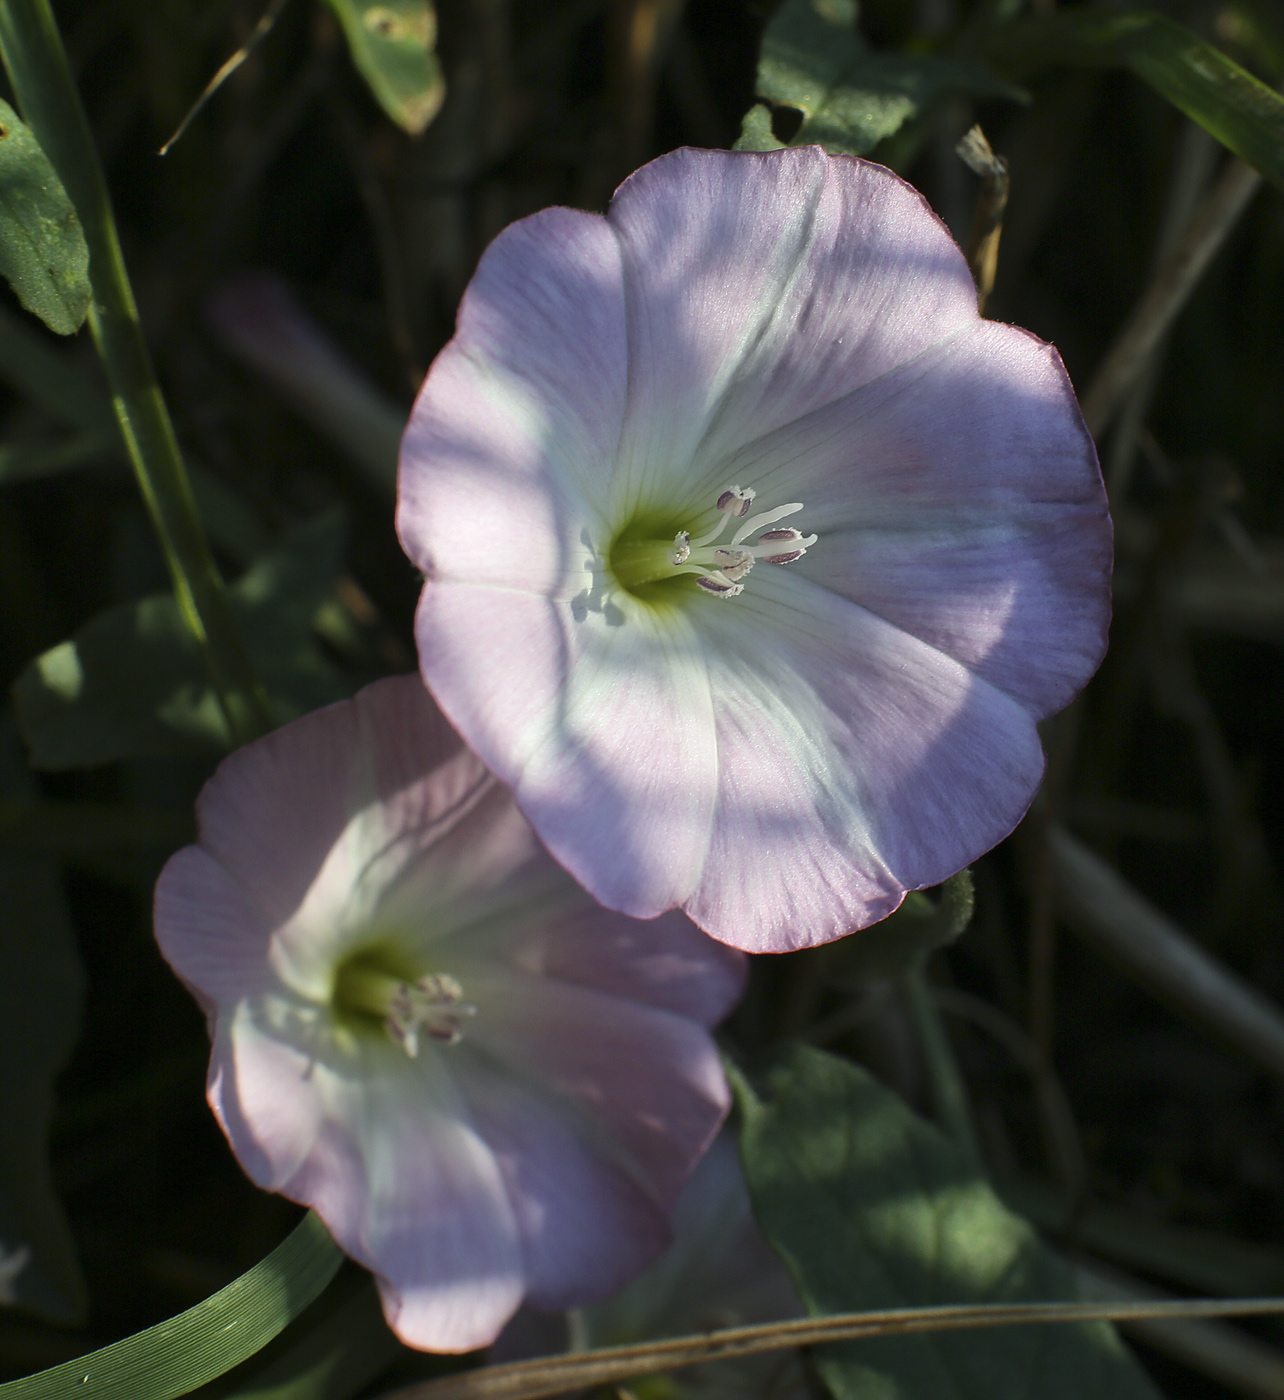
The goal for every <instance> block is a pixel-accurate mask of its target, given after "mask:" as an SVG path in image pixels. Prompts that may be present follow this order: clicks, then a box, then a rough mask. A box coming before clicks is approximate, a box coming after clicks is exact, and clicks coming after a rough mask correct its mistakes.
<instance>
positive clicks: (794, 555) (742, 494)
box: [610, 486, 816, 603]
mask: <svg viewBox="0 0 1284 1400" xmlns="http://www.w3.org/2000/svg"><path fill="white" fill-rule="evenodd" d="M754 494H755V493H754V491H753V490H752V488H750V487H747V486H731V487H728V488H727V490H725V491H724V492H723V493H722V494H721V495H720V496H719V497H718V501H717V511H718V522H717V524H716V525H714V527H713V528H712V529H711V530H707V531H706V532H705V533H704V534H702V535H699V536H697V538H695V539H692V537H691V531H690V530H684V529H679V530H676V531H675V532H674V534H673V535H672V537H671V538H670V537H669V534H668V529H669V528H670V527H671V525H672V522H671V521H669V522H662V521H660V520H659V519H648V520H635V521H631V522H630V523H629V524H628V525H627V526H626V527H625V528H624V529H623V530H621V531H620V533H619V534H618V535H617V536H616V538H615V541H614V542H613V544H612V545H611V549H610V566H611V572H612V574H613V575H614V576H615V579H616V582H617V583H619V585H620V587H621V588H623V589H625V591H626V592H629V593H632V594H633V595H634V596H635V597H638V598H643V599H645V600H646V601H648V602H653V603H658V602H661V601H668V600H669V599H670V597H671V591H672V589H673V588H674V587H675V585H676V586H681V587H682V588H683V589H684V590H686V591H691V581H692V580H693V581H694V584H695V587H696V588H699V589H701V590H703V591H704V592H705V593H709V594H711V595H712V596H713V597H715V598H735V597H736V596H738V595H739V594H741V593H743V592H744V584H743V583H742V582H741V580H742V579H743V578H744V577H745V575H746V574H748V572H749V570H750V569H752V568H753V566H754V562H755V561H756V560H762V561H763V562H764V563H767V564H792V563H793V561H794V560H795V559H801V558H802V556H803V555H804V554H806V553H807V551H808V549H810V548H811V546H812V545H814V544H815V543H816V536H815V535H804V534H803V533H802V532H801V531H800V530H795V529H794V528H793V527H792V526H788V525H786V526H782V527H776V522H777V521H779V520H783V519H784V518H785V517H786V516H788V515H793V514H794V513H795V512H796V511H800V510H802V509H803V504H802V502H801V501H793V502H791V503H790V504H788V505H783V506H777V507H776V508H775V509H774V510H766V511H760V512H759V513H758V514H756V515H752V516H749V518H748V519H747V520H745V519H744V517H745V516H747V515H749V509H750V507H751V505H752V504H753V500H754ZM741 521H743V523H740V522H741ZM733 522H734V526H733V533H732V535H731V538H730V539H729V540H727V539H724V538H723V535H724V533H725V531H726V528H727V525H728V524H732V523H733ZM768 526H772V527H774V528H771V529H769V528H767V527H768ZM755 535H756V536H757V539H754V538H753V537H754V536H755Z"/></svg>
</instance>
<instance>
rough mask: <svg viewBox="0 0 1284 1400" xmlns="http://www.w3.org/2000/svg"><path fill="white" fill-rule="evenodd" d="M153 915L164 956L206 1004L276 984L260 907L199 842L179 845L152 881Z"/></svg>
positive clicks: (207, 1005)
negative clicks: (266, 952)
mask: <svg viewBox="0 0 1284 1400" xmlns="http://www.w3.org/2000/svg"><path fill="white" fill-rule="evenodd" d="M155 920H156V938H157V941H158V942H159V944H160V949H161V952H162V953H163V954H164V955H165V958H166V961H167V962H168V963H169V965H170V966H171V967H172V968H173V969H174V971H175V972H176V973H177V974H178V976H179V977H180V978H182V980H183V981H184V982H185V983H186V984H187V985H188V986H189V987H191V988H193V989H194V991H196V994H197V995H198V996H199V999H200V1001H201V1005H202V1006H204V1007H205V1008H206V1009H207V1010H208V1009H209V1008H210V1005H211V1003H212V1002H213V1003H221V1002H233V1003H234V1002H236V1001H238V1000H239V999H240V998H242V997H253V996H256V995H258V994H260V993H262V992H264V991H266V990H267V989H268V988H270V987H272V986H273V985H274V984H275V982H276V977H275V974H274V973H273V971H272V968H271V966H270V964H269V963H268V960H267V958H266V957H265V956H264V954H265V951H266V949H267V942H268V928H267V926H266V923H265V921H264V918H263V915H262V913H261V912H260V910H259V908H258V907H257V906H256V905H255V904H254V903H253V902H252V901H251V900H250V899H249V897H248V896H247V895H246V893H245V891H244V890H243V889H242V887H241V886H240V885H239V884H237V882H236V881H235V880H233V879H232V877H231V876H230V875H229V874H228V873H227V871H226V870H225V869H224V868H223V867H222V866H221V865H220V864H219V863H218V861H216V860H215V859H214V858H213V857H212V856H211V855H210V854H209V852H208V851H206V850H204V849H203V848H202V847H200V846H184V847H183V849H182V850H181V851H176V852H175V853H174V854H173V855H172V856H171V857H170V858H169V860H168V861H167V862H166V864H165V868H164V870H162V871H161V876H160V879H159V880H158V881H157V883H156V898H155Z"/></svg>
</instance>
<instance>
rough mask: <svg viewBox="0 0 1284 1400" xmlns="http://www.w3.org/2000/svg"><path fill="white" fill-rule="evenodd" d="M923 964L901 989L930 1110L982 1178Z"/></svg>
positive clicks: (962, 1089)
mask: <svg viewBox="0 0 1284 1400" xmlns="http://www.w3.org/2000/svg"><path fill="white" fill-rule="evenodd" d="M925 962H926V959H925V958H920V959H919V960H918V962H917V963H916V964H915V965H914V966H913V967H912V968H911V969H910V970H909V971H908V972H907V973H905V975H904V979H903V985H904V987H905V992H906V996H907V997H908V1000H909V1007H910V1017H911V1019H912V1020H913V1022H914V1029H915V1031H916V1032H917V1034H918V1040H919V1045H920V1046H921V1048H922V1051H923V1059H924V1061H925V1062H926V1065H927V1082H928V1089H929V1092H930V1094H931V1098H932V1108H933V1110H934V1111H935V1114H936V1118H937V1121H938V1123H939V1124H940V1126H941V1127H942V1128H944V1129H945V1131H946V1132H947V1133H948V1134H949V1136H950V1137H952V1138H953V1139H954V1142H955V1145H956V1146H957V1147H959V1148H961V1149H962V1151H963V1154H964V1155H965V1156H966V1157H967V1159H968V1162H969V1164H970V1165H971V1166H973V1167H975V1168H976V1169H977V1171H978V1172H980V1174H981V1175H982V1176H984V1175H985V1167H984V1165H983V1163H982V1159H981V1150H980V1148H979V1146H978V1145H977V1141H976V1133H975V1131H974V1130H973V1128H972V1114H971V1110H970V1108H969V1105H968V1093H967V1086H966V1085H965V1084H964V1083H963V1076H962V1075H961V1074H960V1073H959V1066H958V1061H957V1060H956V1059H955V1058H954V1050H953V1048H952V1047H951V1045H950V1041H949V1036H948V1035H947V1034H946V1030H945V1026H944V1025H943V1024H942V1022H941V1014H940V1012H939V1011H938V1010H937V1009H936V1003H935V1002H934V1001H933V1000H932V992H931V988H930V987H929V986H928V983H927V975H926V971H925V968H924V963H925Z"/></svg>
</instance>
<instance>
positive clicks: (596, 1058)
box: [460, 967, 730, 1211]
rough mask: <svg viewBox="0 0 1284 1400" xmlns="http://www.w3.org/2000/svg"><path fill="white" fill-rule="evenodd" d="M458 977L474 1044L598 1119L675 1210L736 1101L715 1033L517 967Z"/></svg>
mask: <svg viewBox="0 0 1284 1400" xmlns="http://www.w3.org/2000/svg"><path fill="white" fill-rule="evenodd" d="M460 980H461V981H462V982H463V984H464V986H465V987H466V988H467V992H468V997H469V1000H470V1001H472V1002H474V1003H475V1004H476V1006H477V1008H478V1010H477V1016H476V1019H475V1020H474V1021H472V1022H471V1023H470V1025H469V1029H468V1043H469V1044H470V1045H473V1046H475V1047H478V1048H480V1049H481V1050H482V1051H483V1052H484V1053H486V1054H488V1055H491V1056H493V1057H494V1058H495V1060H497V1061H498V1062H499V1063H500V1064H501V1065H502V1066H503V1068H504V1070H505V1072H506V1073H509V1074H512V1075H514V1076H517V1077H518V1078H526V1079H527V1080H529V1082H531V1083H532V1084H533V1085H534V1086H535V1088H536V1089H537V1090H538V1091H539V1092H542V1093H547V1092H549V1091H554V1092H555V1093H556V1094H557V1095H558V1096H560V1097H564V1098H565V1099H567V1100H569V1101H570V1104H571V1106H572V1111H573V1112H574V1113H583V1114H585V1115H587V1116H588V1118H589V1119H590V1120H591V1121H595V1122H596V1123H597V1125H598V1131H599V1135H600V1136H601V1137H602V1139H603V1140H605V1141H610V1142H612V1143H613V1144H615V1145H617V1146H618V1148H619V1149H620V1150H621V1151H620V1157H619V1160H620V1161H621V1163H622V1164H623V1165H624V1166H625V1167H626V1169H627V1170H628V1171H629V1172H630V1174H631V1175H632V1176H633V1178H634V1180H636V1181H637V1182H638V1184H639V1185H641V1186H642V1188H643V1189H644V1190H645V1191H646V1193H647V1194H648V1195H649V1196H650V1197H651V1199H652V1200H653V1201H655V1202H656V1204H657V1205H658V1206H660V1208H661V1209H662V1210H665V1211H668V1210H669V1209H671V1208H672V1206H673V1204H674V1202H675V1201H676V1200H677V1196H678V1192H679V1191H680V1190H681V1189H682V1184H683V1182H685V1181H686V1179H687V1177H688V1176H689V1175H690V1173H691V1169H692V1168H693V1167H694V1166H695V1163H696V1162H697V1161H698V1159H699V1157H700V1155H701V1153H703V1152H704V1150H705V1148H707V1147H708V1145H709V1143H710V1142H711V1141H712V1140H713V1137H714V1134H715V1133H716V1132H717V1130H718V1127H719V1125H720V1124H721V1122H722V1120H723V1118H724V1117H725V1116H726V1112H727V1109H728V1107H729V1103H730V1100H729V1095H728V1090H727V1085H726V1080H725V1078H724V1076H723V1073H722V1065H721V1062H720V1061H719V1059H718V1052H717V1050H716V1049H715V1048H714V1045H713V1042H712V1040H711V1039H710V1037H709V1035H708V1033H707V1032H706V1031H705V1030H703V1029H702V1028H701V1027H699V1026H696V1025H693V1024H692V1022H690V1021H688V1020H685V1019H684V1018H682V1017H680V1016H674V1015H672V1014H671V1013H669V1012H667V1011H661V1010H657V1009H656V1008H654V1007H649V1006H640V1005H638V1004H636V1003H633V1002H629V1001H626V1000H624V999H623V998H620V997H613V996H608V995H605V994H603V993H601V992H597V991H593V990H591V989H590V988H587V987H574V986H570V985H567V984H565V983H559V982H554V981H551V980H547V979H542V978H535V977H529V976H525V975H523V974H522V973H520V972H518V971H516V970H512V971H507V972H498V971H495V970H492V969H489V968H486V967H479V968H477V969H475V970H472V969H468V970H464V971H462V972H461V973H460ZM602 1129H605V1130H606V1135H603V1134H601V1130H602ZM608 1135H609V1136H608Z"/></svg>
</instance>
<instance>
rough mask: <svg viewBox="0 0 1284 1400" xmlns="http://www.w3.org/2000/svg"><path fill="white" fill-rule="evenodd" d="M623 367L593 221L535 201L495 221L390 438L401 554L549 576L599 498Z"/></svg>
mask: <svg viewBox="0 0 1284 1400" xmlns="http://www.w3.org/2000/svg"><path fill="white" fill-rule="evenodd" d="M627 374H628V354H627V348H626V343H625V322H624V305H623V288H622V281H621V275H620V257H619V247H618V245H617V243H616V241H615V238H614V236H613V235H612V233H611V231H610V229H609V228H608V226H607V223H606V221H605V220H604V219H603V218H601V217H600V216H598V215H594V214H583V213H579V212H576V211H574V210H570V209H548V210H545V211H544V212H543V213H540V214H535V215H532V216H531V217H530V218H528V219H523V220H522V221H521V222H519V223H516V224H514V225H512V227H510V228H508V229H506V230H505V231H504V232H503V233H501V234H500V235H499V237H498V238H496V239H495V241H494V242H493V243H492V244H491V245H490V247H489V248H488V249H487V251H486V253H485V255H484V256H483V258H482V260H481V263H480V265H479V266H478V268H477V272H476V274H475V275H474V277H473V280H472V282H471V284H470V285H469V288H468V291H467V293H466V294H465V296H464V300H463V303H462V305H461V307H460V312H459V329H458V332H457V333H456V335H455V338H454V339H453V340H452V341H451V342H450V344H449V345H448V346H447V347H446V349H445V350H443V351H442V353H441V354H440V355H439V356H438V357H437V359H436V361H435V362H434V364H433V366H432V369H431V370H430V371H429V373H428V377H427V379H426V380H425V381H424V386H423V388H422V390H421V391H420V395H419V398H418V400H417V402H416V404H415V408H414V411H413V413H412V414H411V418H410V424H409V426H408V427H407V429H406V436H405V439H404V441H403V444H402V453H401V471H400V476H399V479H398V506H397V529H398V532H399V534H400V537H401V541H402V545H403V547H404V548H405V550H406V553H407V554H408V555H409V556H410V558H411V559H412V560H413V561H414V562H415V564H416V565H418V567H419V568H420V569H421V570H422V571H423V572H424V573H425V574H426V575H427V576H428V577H429V578H430V579H439V578H440V579H462V580H466V581H470V582H478V583H492V584H496V585H498V586H502V587H510V588H521V589H527V590H533V591H536V592H548V591H550V590H554V589H556V588H557V587H559V586H560V585H561V582H562V580H563V578H564V577H565V576H566V574H567V572H568V571H574V569H575V568H576V567H577V566H576V564H575V558H576V556H577V555H578V556H582V555H583V552H584V551H583V545H582V541H581V539H580V535H581V532H582V531H583V529H584V528H585V524H586V522H588V521H591V520H593V519H594V518H595V511H594V509H593V507H594V504H595V503H596V505H597V507H598V511H597V514H599V515H600V512H601V510H602V509H604V508H605V501H606V499H607V493H608V491H609V486H610V463H611V460H612V458H613V457H614V456H615V450H616V444H617V442H618V440H619V435H620V424H621V421H622V419H623V414H624V393H625V386H626V382H627ZM576 586H577V587H578V586H579V585H578V584H577V585H576Z"/></svg>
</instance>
